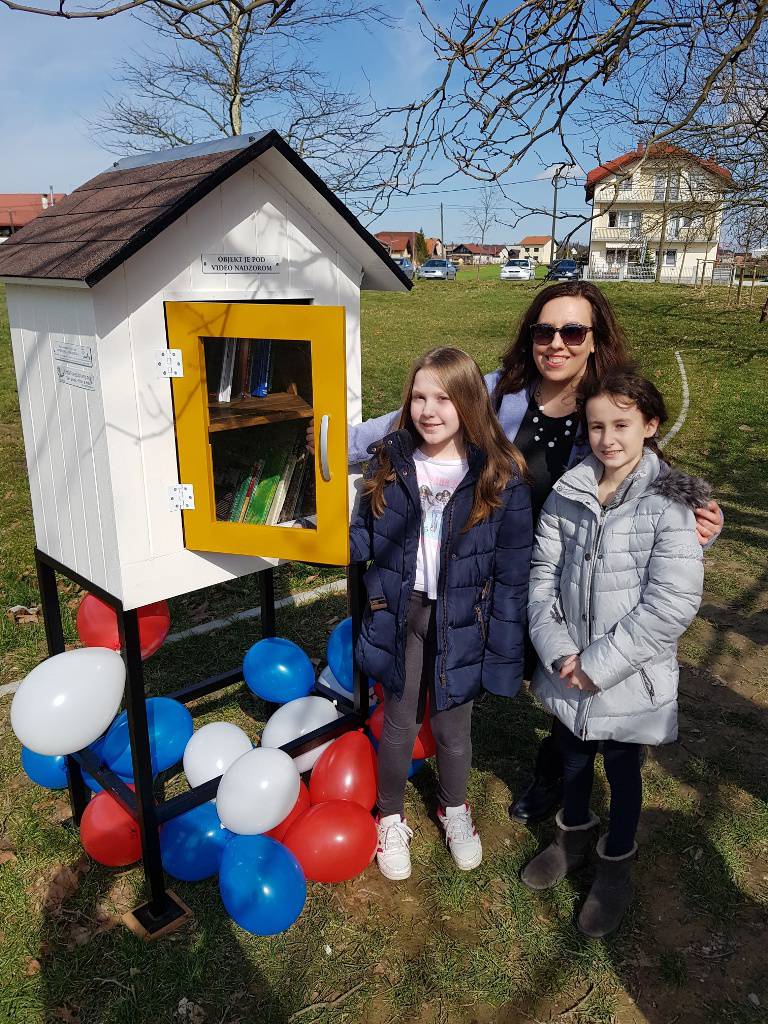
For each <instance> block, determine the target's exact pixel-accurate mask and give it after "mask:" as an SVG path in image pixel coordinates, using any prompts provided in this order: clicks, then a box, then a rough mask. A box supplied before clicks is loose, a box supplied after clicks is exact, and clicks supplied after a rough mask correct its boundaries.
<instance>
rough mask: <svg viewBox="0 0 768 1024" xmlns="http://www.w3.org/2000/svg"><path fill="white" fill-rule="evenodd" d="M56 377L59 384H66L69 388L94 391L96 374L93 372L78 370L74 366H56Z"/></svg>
mask: <svg viewBox="0 0 768 1024" xmlns="http://www.w3.org/2000/svg"><path fill="white" fill-rule="evenodd" d="M56 377H57V379H58V381H59V383H60V384H68V385H69V386H70V387H71V388H83V389H84V390H85V391H95V390H96V373H95V371H94V370H86V369H82V370H81V369H78V368H77V367H75V366H68V365H66V364H65V365H63V366H61V365H59V364H57V365H56Z"/></svg>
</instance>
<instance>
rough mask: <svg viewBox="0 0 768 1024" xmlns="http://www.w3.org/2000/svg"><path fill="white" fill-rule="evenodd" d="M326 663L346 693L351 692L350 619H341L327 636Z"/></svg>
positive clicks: (352, 687)
mask: <svg viewBox="0 0 768 1024" xmlns="http://www.w3.org/2000/svg"><path fill="white" fill-rule="evenodd" d="M328 664H329V665H330V667H331V672H333V674H334V675H335V676H336V678H337V679H338V681H339V682H340V683H341V685H342V686H343V687H344V689H345V690H346V691H347V692H348V693H352V691H353V689H354V686H353V682H352V676H353V672H352V666H353V654H352V619H351V618H346V619H342V620H341V622H340V623H339V624H338V626H337V627H336V628H335V629H334V631H333V632H332V633H331V635H330V636H329V637H328Z"/></svg>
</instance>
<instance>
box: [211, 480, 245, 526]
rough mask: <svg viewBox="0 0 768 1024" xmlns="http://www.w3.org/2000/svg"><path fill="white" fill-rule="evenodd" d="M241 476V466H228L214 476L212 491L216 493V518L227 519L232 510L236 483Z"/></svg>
mask: <svg viewBox="0 0 768 1024" xmlns="http://www.w3.org/2000/svg"><path fill="white" fill-rule="evenodd" d="M241 476H242V467H240V466H228V467H226V468H225V469H223V470H220V471H219V472H217V473H216V474H215V476H214V492H215V495H216V518H217V519H219V520H223V521H227V520H228V519H229V515H230V513H231V511H232V502H233V501H234V498H235V492H236V490H237V485H238V484H239V482H240V477H241Z"/></svg>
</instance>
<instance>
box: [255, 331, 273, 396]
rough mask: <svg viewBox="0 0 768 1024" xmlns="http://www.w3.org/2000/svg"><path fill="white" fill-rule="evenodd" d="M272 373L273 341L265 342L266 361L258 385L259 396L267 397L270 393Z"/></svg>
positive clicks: (257, 392)
mask: <svg viewBox="0 0 768 1024" xmlns="http://www.w3.org/2000/svg"><path fill="white" fill-rule="evenodd" d="M271 373H272V342H271V341H265V342H264V361H263V365H262V367H261V374H260V376H259V381H258V384H257V387H256V394H257V395H258V397H259V398H266V397H267V395H268V394H269V380H270V376H271Z"/></svg>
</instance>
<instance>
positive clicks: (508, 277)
mask: <svg viewBox="0 0 768 1024" xmlns="http://www.w3.org/2000/svg"><path fill="white" fill-rule="evenodd" d="M535 274H536V271H535V270H534V269H533V265H532V264H531V261H530V260H507V262H506V263H505V264H504V266H503V267H502V268H501V273H500V274H499V278H500V279H501V280H502V281H530V280H531V278H532V277H534V276H535Z"/></svg>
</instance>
